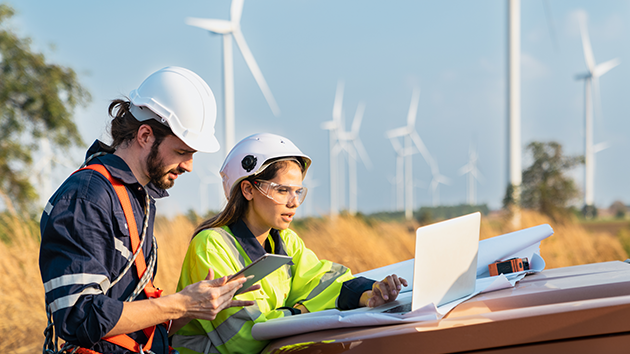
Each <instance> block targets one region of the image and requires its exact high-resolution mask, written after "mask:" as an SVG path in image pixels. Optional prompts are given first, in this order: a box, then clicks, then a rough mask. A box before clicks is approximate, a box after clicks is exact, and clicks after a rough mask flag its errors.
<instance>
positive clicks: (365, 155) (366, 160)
mask: <svg viewBox="0 0 630 354" xmlns="http://www.w3.org/2000/svg"><path fill="white" fill-rule="evenodd" d="M352 143H353V144H354V147H355V149H356V150H357V152H358V153H359V156H360V157H361V161H363V164H364V165H365V167H367V169H368V170H371V169H372V161H371V160H370V156H369V155H368V153H367V151H366V150H365V147H364V146H363V143H362V142H361V139H359V138H356V139H354V140H352Z"/></svg>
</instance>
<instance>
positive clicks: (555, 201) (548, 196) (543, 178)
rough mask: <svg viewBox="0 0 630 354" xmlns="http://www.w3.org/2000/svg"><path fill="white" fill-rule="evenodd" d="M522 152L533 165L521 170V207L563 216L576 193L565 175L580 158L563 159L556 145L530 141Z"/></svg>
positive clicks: (571, 180) (577, 193) (578, 163)
mask: <svg viewBox="0 0 630 354" xmlns="http://www.w3.org/2000/svg"><path fill="white" fill-rule="evenodd" d="M526 151H529V152H531V154H532V157H533V160H534V162H533V163H532V165H531V166H529V167H528V168H527V169H526V170H525V171H523V182H522V185H521V206H522V207H524V208H528V209H535V210H538V211H540V212H541V213H543V214H546V215H549V216H551V217H556V216H559V215H563V214H566V212H567V210H568V209H567V208H568V206H569V204H570V203H571V202H573V201H575V200H576V199H577V198H578V197H579V195H580V193H579V190H578V188H577V187H576V185H575V182H574V181H573V179H571V178H570V177H568V176H567V175H566V173H567V172H568V171H569V170H570V169H572V168H574V167H576V166H577V165H580V164H582V163H584V158H583V157H582V156H564V155H563V154H562V145H560V144H558V143H557V142H548V143H543V142H536V141H534V142H532V143H530V144H529V145H527V149H526Z"/></svg>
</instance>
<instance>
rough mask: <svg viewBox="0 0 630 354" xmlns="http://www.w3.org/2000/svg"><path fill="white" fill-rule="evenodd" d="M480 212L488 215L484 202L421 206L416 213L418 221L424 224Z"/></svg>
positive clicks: (488, 210)
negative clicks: (479, 203)
mask: <svg viewBox="0 0 630 354" xmlns="http://www.w3.org/2000/svg"><path fill="white" fill-rule="evenodd" d="M476 211H478V212H481V214H483V215H488V213H489V212H490V209H489V208H488V206H487V205H486V204H481V205H469V204H459V205H450V206H438V207H421V208H420V209H419V210H418V212H417V213H416V215H418V217H417V220H418V222H419V223H421V224H423V225H426V224H430V223H432V222H434V221H440V220H446V219H452V218H456V217H458V216H462V215H466V214H470V213H474V212H476Z"/></svg>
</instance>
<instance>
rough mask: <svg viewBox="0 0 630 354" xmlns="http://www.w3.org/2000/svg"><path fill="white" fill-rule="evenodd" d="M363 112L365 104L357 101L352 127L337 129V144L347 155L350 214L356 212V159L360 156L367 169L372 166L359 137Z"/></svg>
mask: <svg viewBox="0 0 630 354" xmlns="http://www.w3.org/2000/svg"><path fill="white" fill-rule="evenodd" d="M364 112H365V104H364V103H363V102H361V103H359V106H358V107H357V111H356V113H355V115H354V119H353V120H352V127H351V129H350V131H349V132H347V131H344V130H343V126H342V127H341V128H340V129H338V135H337V138H338V140H339V143H340V144H339V146H340V147H341V149H342V150H343V151H345V152H346V154H347V156H348V189H349V196H348V212H349V213H350V214H351V215H355V214H356V213H357V160H358V159H359V158H360V159H361V161H362V162H363V165H364V166H365V167H367V168H368V169H371V168H372V162H371V161H370V157H369V156H368V154H367V151H365V147H363V143H362V142H361V139H360V138H359V129H360V128H361V121H362V120H363V113H364Z"/></svg>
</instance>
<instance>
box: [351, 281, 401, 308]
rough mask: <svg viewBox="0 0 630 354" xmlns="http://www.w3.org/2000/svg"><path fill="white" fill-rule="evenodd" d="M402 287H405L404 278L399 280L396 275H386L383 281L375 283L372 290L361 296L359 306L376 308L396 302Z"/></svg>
mask: <svg viewBox="0 0 630 354" xmlns="http://www.w3.org/2000/svg"><path fill="white" fill-rule="evenodd" d="M403 286H407V281H406V280H405V279H404V278H399V277H398V276H397V275H396V274H392V275H388V276H387V277H386V278H385V279H383V280H381V281H377V282H375V283H374V284H373V285H372V290H368V291H366V292H364V293H363V294H362V295H361V299H360V300H359V306H361V307H364V306H368V307H376V306H380V305H383V304H385V303H388V302H392V301H394V300H396V298H397V297H398V294H400V290H401V289H402V287H403Z"/></svg>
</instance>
